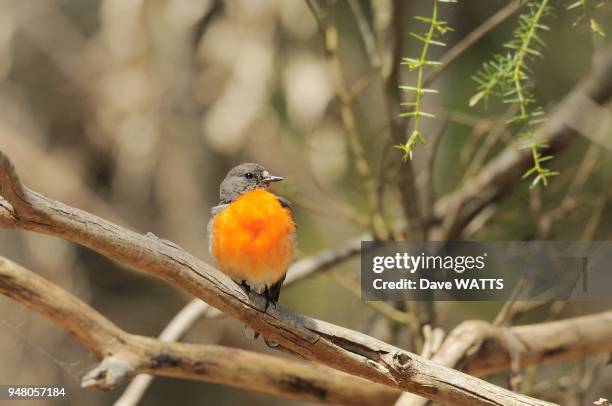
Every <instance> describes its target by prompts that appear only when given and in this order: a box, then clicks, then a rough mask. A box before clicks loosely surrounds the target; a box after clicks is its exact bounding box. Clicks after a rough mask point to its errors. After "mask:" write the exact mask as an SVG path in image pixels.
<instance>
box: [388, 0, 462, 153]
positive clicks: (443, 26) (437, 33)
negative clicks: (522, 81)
mask: <svg viewBox="0 0 612 406" xmlns="http://www.w3.org/2000/svg"><path fill="white" fill-rule="evenodd" d="M456 2H457V1H456V0H433V10H432V14H431V17H421V16H416V17H414V18H415V19H416V20H417V21H419V22H421V23H423V24H426V25H427V31H426V33H424V34H417V33H414V32H411V33H410V36H411V37H413V38H415V39H416V40H417V41H419V42H421V43H422V45H423V47H422V49H421V54H420V56H419V58H403V59H402V65H405V66H407V67H408V69H409V70H411V71H416V72H417V82H416V84H415V85H414V86H400V89H402V90H404V91H405V92H407V93H410V94H412V95H414V98H413V99H412V101H409V102H405V103H402V106H403V107H408V109H409V110H408V111H405V112H403V113H401V114H400V115H401V116H402V117H410V118H413V119H414V126H413V129H412V132H411V133H410V136H409V137H408V140H407V141H406V142H405V143H404V144H399V145H395V148H398V149H400V150H402V151H403V152H404V155H403V156H402V160H403V161H406V160H407V159H408V158H410V159H412V151H413V150H414V147H415V145H416V144H417V143H419V142H420V143H422V144H425V137H424V136H423V134H422V133H421V126H420V124H421V118H423V117H429V118H435V116H434V115H433V114H431V113H428V112H426V111H423V108H422V100H423V96H424V95H425V94H433V93H437V90H435V89H427V88H424V87H423V83H424V80H425V70H426V69H427V68H430V67H432V66H436V65H439V64H440V62H437V61H433V60H430V59H429V58H428V55H429V50H430V48H431V46H439V47H443V46H446V44H445V43H444V42H442V41H440V37H441V36H442V35H444V34H445V33H447V32H449V31H452V28H451V27H449V26H448V23H447V22H446V21H442V20H440V19H439V16H438V11H439V5H440V3H456Z"/></svg>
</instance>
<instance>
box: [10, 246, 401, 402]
mask: <svg viewBox="0 0 612 406" xmlns="http://www.w3.org/2000/svg"><path fill="white" fill-rule="evenodd" d="M0 292H1V293H3V294H5V295H7V296H9V297H11V298H12V299H14V300H16V301H18V302H20V303H22V304H24V305H26V306H28V307H30V308H31V309H33V310H35V311H37V312H39V313H41V314H44V315H45V316H47V317H49V318H50V319H51V320H52V321H54V322H55V323H57V324H59V325H61V326H62V327H63V328H64V329H66V330H67V331H69V332H70V333H71V334H73V335H74V336H75V337H76V338H77V340H79V342H80V343H81V344H82V345H83V346H84V347H85V348H87V349H88V350H89V351H91V352H92V353H94V354H95V355H96V357H97V358H98V359H100V360H101V363H100V364H99V365H98V366H97V367H96V368H94V369H93V370H92V371H90V372H89V373H87V374H86V375H85V376H84V377H83V381H82V385H83V386H86V387H89V386H95V387H99V388H112V387H114V386H116V385H117V384H120V383H121V382H123V381H124V380H126V379H129V378H130V377H131V376H132V375H134V374H137V373H141V372H147V373H151V374H155V375H164V376H172V377H178V378H185V379H194V380H201V381H207V382H215V383H221V384H225V385H231V386H234V387H238V388H241V389H250V390H254V391H258V392H263V393H268V394H272V395H279V396H284V397H290V398H296V399H301V400H309V401H315V402H324V403H330V404H339V403H340V404H362V405H378V404H390V403H392V402H393V400H394V399H395V398H397V396H398V391H397V390H394V389H391V388H388V387H386V386H383V385H378V384H375V383H372V382H368V381H365V380H363V379H361V378H357V377H354V376H351V375H348V374H345V373H342V372H339V371H336V370H333V369H330V368H327V367H324V366H322V365H317V364H314V363H310V362H303V361H294V360H288V359H283V358H278V357H273V356H269V355H261V354H257V353H253V352H249V351H244V350H238V349H233V348H227V347H222V346H216V345H193V344H176V343H166V342H163V341H161V340H155V339H152V338H148V337H142V336H137V335H133V334H129V333H126V332H125V331H123V330H121V329H120V328H118V327H117V326H115V325H114V324H113V323H112V322H110V321H109V320H108V319H106V318H105V317H104V316H102V315H101V314H100V313H98V312H96V311H95V310H94V309H92V308H91V307H89V306H88V305H87V304H85V303H83V302H82V301H80V300H79V299H77V298H76V297H74V296H73V295H71V294H70V293H68V292H66V291H65V290H63V289H61V288H60V287H58V286H56V285H54V284H53V283H51V282H49V281H47V280H45V279H44V278H42V277H40V276H38V275H36V274H34V273H32V272H30V271H28V270H26V269H24V268H23V267H20V266H19V265H17V264H15V263H13V262H11V261H9V260H7V259H5V258H2V257H0Z"/></svg>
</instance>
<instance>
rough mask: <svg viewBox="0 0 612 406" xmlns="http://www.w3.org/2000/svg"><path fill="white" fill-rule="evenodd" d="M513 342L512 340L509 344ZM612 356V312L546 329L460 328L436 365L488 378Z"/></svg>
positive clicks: (410, 401) (411, 400)
mask: <svg viewBox="0 0 612 406" xmlns="http://www.w3.org/2000/svg"><path fill="white" fill-rule="evenodd" d="M509 337H511V338H512V339H510V340H509V339H508V338H509ZM611 351H612V311H606V312H603V313H597V314H593V315H589V316H582V317H575V318H571V319H565V320H558V321H552V322H546V323H539V324H531V325H525V326H516V327H510V328H507V327H498V326H494V325H491V324H489V323H486V322H484V321H479V320H470V321H465V322H463V323H461V324H460V325H459V326H457V327H456V328H455V329H454V330H453V331H452V332H451V333H450V334H449V335H448V337H447V338H446V340H445V341H444V343H443V344H442V346H441V347H440V350H439V351H438V352H436V354H435V355H434V356H433V358H432V359H433V361H435V362H437V363H439V364H441V365H446V366H448V367H451V368H457V369H460V370H464V371H466V372H468V373H470V374H472V375H476V376H483V375H488V374H492V373H495V372H499V371H503V370H506V369H509V368H510V367H511V362H512V361H513V360H512V359H511V354H512V355H516V357H517V359H516V360H514V361H515V362H517V363H518V365H519V366H520V367H526V366H528V365H534V364H548V363H555V362H563V361H568V360H571V359H577V358H582V357H587V356H590V355H594V354H602V353H607V352H611ZM426 403H427V400H426V399H423V398H420V397H418V396H405V397H404V396H403V397H402V403H401V405H404V406H407V405H411V406H417V405H425V404H426Z"/></svg>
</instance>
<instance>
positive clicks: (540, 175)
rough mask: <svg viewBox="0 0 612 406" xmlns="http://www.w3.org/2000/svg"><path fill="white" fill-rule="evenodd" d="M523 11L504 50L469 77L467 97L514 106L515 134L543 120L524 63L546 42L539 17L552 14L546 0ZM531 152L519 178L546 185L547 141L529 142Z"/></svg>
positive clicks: (525, 132)
mask: <svg viewBox="0 0 612 406" xmlns="http://www.w3.org/2000/svg"><path fill="white" fill-rule="evenodd" d="M526 8H527V11H526V12H525V13H523V14H521V15H520V17H519V22H518V27H517V28H516V29H515V31H514V34H513V37H512V39H511V40H510V41H508V42H507V43H505V44H504V48H506V49H507V52H506V53H505V54H497V55H495V56H494V57H493V59H492V60H491V61H488V62H485V63H484V64H483V65H482V68H481V69H480V71H478V72H477V73H476V75H474V77H473V79H474V81H475V82H476V84H477V85H478V87H477V90H478V92H477V93H476V94H475V95H473V96H472V97H471V98H470V100H469V105H470V107H471V106H475V105H476V104H478V103H479V102H480V101H482V100H484V101H485V103H486V102H487V100H488V98H489V97H491V96H494V97H497V98H498V99H500V100H502V101H503V103H506V104H513V105H516V106H517V107H518V113H517V114H516V115H515V116H514V117H512V118H511V119H510V121H509V122H510V123H511V124H512V125H514V126H516V127H518V131H519V137H520V138H525V139H529V138H532V137H533V128H534V126H535V125H536V124H538V123H541V122H542V121H543V117H544V112H543V110H542V108H541V107H538V106H536V100H535V97H534V95H533V81H532V80H531V73H532V71H531V69H530V68H529V65H528V63H529V62H530V61H531V60H533V59H534V58H539V57H541V56H542V50H543V49H544V47H545V46H546V44H545V43H544V41H543V40H542V38H541V37H540V34H541V33H542V32H543V31H548V30H549V28H548V26H546V25H545V24H544V23H543V20H544V19H545V18H546V17H548V16H550V15H551V14H552V10H551V8H550V7H549V0H536V1H531V2H529V3H528V4H527V5H526ZM526 148H530V149H531V152H532V156H533V166H532V167H531V168H530V169H529V170H528V171H527V172H525V174H524V175H523V178H525V179H526V178H529V177H531V176H533V177H534V179H533V181H532V184H531V186H532V187H534V186H536V185H538V184H539V183H542V184H544V185H545V186H546V185H548V179H549V178H550V177H552V176H555V175H558V172H554V171H551V170H549V169H547V168H545V167H544V162H546V161H549V160H551V159H552V158H553V157H552V156H551V155H545V154H543V153H542V151H543V150H546V149H547V148H548V145H547V144H546V143H543V142H529V143H528V144H527V146H526Z"/></svg>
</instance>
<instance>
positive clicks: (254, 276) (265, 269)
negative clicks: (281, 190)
mask: <svg viewBox="0 0 612 406" xmlns="http://www.w3.org/2000/svg"><path fill="white" fill-rule="evenodd" d="M211 226H212V227H211V232H212V236H211V238H212V240H211V243H212V247H211V248H212V253H213V255H214V256H215V257H216V259H217V263H218V265H219V269H220V270H221V271H222V272H224V273H226V274H227V275H228V276H230V277H231V278H232V279H234V280H236V281H238V282H241V281H242V280H246V281H247V282H248V283H249V285H251V287H253V288H254V289H256V290H258V291H261V290H262V289H264V287H265V286H266V285H267V286H270V285H272V284H274V283H275V282H277V281H278V280H279V279H281V278H282V277H283V275H284V274H285V273H286V272H287V268H288V266H289V263H290V261H291V259H292V257H293V253H294V249H295V238H294V236H295V223H294V221H293V216H292V213H291V211H290V209H289V208H287V207H284V206H283V205H282V204H281V203H280V201H279V200H278V197H277V196H276V195H274V194H272V193H270V192H268V191H266V190H264V189H256V190H254V191H251V192H247V193H244V194H242V195H241V196H240V197H239V198H238V199H236V200H235V201H234V202H232V203H230V204H229V206H228V207H226V208H225V209H224V210H222V211H221V212H219V213H217V214H216V215H215V217H214V218H213V219H212V224H211Z"/></svg>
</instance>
